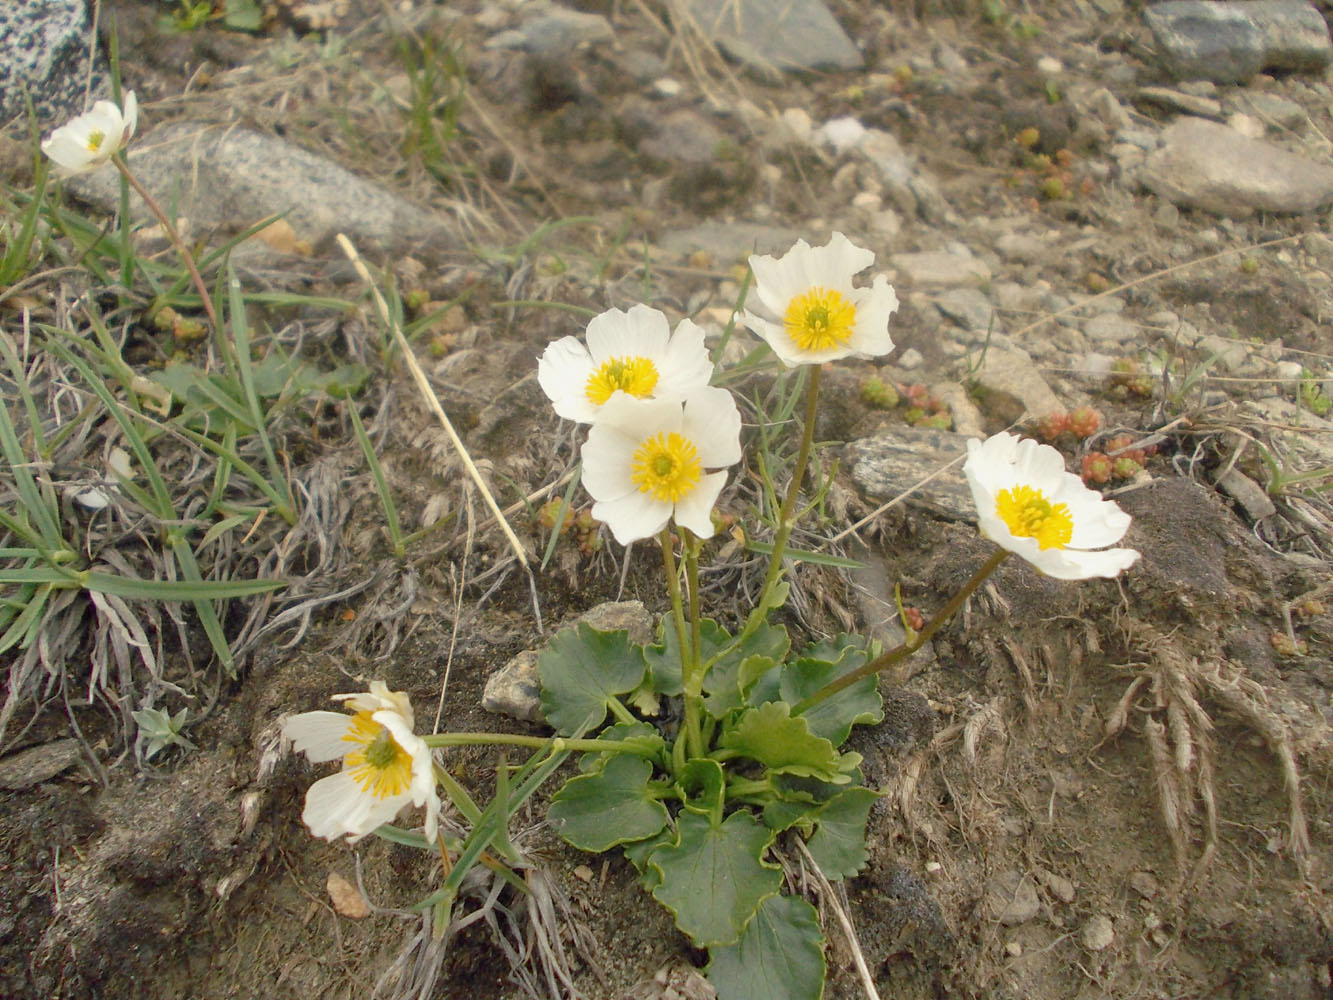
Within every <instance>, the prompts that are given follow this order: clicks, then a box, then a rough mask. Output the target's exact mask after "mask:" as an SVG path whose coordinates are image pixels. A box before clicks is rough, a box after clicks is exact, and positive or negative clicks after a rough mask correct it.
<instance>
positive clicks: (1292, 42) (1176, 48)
mask: <svg viewBox="0 0 1333 1000" xmlns="http://www.w3.org/2000/svg"><path fill="white" fill-rule="evenodd" d="M1144 19H1145V20H1146V21H1147V22H1148V27H1149V28H1151V29H1152V33H1153V37H1154V38H1156V40H1157V43H1158V45H1160V46H1161V47H1162V50H1163V53H1164V54H1165V56H1166V61H1167V65H1168V67H1169V68H1170V70H1171V72H1172V74H1173V75H1175V77H1176V78H1177V79H1180V80H1191V79H1204V80H1212V81H1214V82H1216V83H1244V82H1246V81H1247V80H1249V79H1250V78H1251V77H1253V76H1254V75H1255V74H1256V73H1258V72H1259V71H1260V70H1261V69H1289V70H1309V69H1320V68H1322V67H1324V66H1327V65H1328V64H1329V61H1330V59H1331V58H1333V44H1331V43H1330V41H1329V35H1328V26H1327V25H1326V24H1325V23H1324V19H1323V17H1322V16H1321V15H1320V13H1319V11H1318V9H1317V8H1316V7H1315V6H1314V5H1313V4H1311V3H1307V2H1306V0H1251V2H1247V3H1235V2H1227V0H1223V2H1205V0H1169V2H1167V3H1158V4H1153V5H1151V6H1149V7H1148V8H1147V9H1146V10H1145V11H1144Z"/></svg>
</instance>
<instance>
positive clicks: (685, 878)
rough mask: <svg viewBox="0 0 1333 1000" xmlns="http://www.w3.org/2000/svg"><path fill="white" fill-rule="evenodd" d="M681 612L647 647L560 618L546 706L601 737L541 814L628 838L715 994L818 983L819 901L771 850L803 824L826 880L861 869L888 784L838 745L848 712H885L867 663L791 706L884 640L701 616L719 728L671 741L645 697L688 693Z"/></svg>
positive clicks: (589, 832)
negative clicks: (873, 815)
mask: <svg viewBox="0 0 1333 1000" xmlns="http://www.w3.org/2000/svg"><path fill="white" fill-rule="evenodd" d="M674 625H675V623H674V621H673V619H672V616H671V615H670V614H668V615H665V616H664V617H663V619H662V621H661V625H660V628H659V632H658V642H657V643H656V644H655V645H649V646H639V645H636V644H634V643H631V642H630V641H629V639H628V634H627V633H626V632H623V631H618V632H599V631H597V630H595V629H593V628H591V627H590V626H588V625H586V624H584V625H580V626H579V627H578V628H577V630H575V629H566V630H564V631H562V632H560V633H558V634H557V635H556V636H555V638H554V639H553V640H552V641H551V643H550V645H549V646H548V647H547V650H546V652H545V653H544V654H543V655H542V656H541V658H540V659H539V661H538V670H539V672H540V676H541V682H542V709H543V712H544V714H545V716H546V718H547V721H548V722H550V724H551V725H552V726H554V727H555V729H556V731H557V733H559V734H560V735H562V736H567V737H572V738H577V737H581V736H583V735H584V734H587V733H596V734H597V735H596V742H599V743H602V744H604V745H605V746H606V751H605V752H602V753H597V752H585V753H584V755H583V757H582V761H581V766H580V773H579V774H577V775H575V776H574V777H572V778H570V779H569V780H568V781H567V782H566V783H565V784H564V786H563V787H562V788H561V789H560V790H559V791H558V792H556V794H555V796H554V797H553V799H552V802H551V807H550V811H549V814H548V816H549V819H550V821H551V823H552V825H553V826H554V827H555V829H556V830H557V831H559V833H560V835H561V836H562V837H563V838H564V839H565V840H566V841H568V842H569V843H570V844H572V845H573V846H575V847H577V848H579V849H581V850H586V851H590V852H593V853H601V852H604V851H608V850H611V849H613V848H616V847H620V848H621V849H622V850H623V851H624V853H625V856H626V857H627V858H629V860H630V861H631V862H632V863H633V865H634V866H635V868H636V870H637V871H638V872H639V881H640V884H641V885H642V886H643V888H645V889H646V890H648V891H649V892H650V893H651V894H652V896H653V898H654V899H656V900H657V901H658V902H659V903H661V904H662V905H663V906H665V907H666V908H667V909H668V910H669V911H670V912H671V913H672V915H673V916H674V918H675V921H676V926H677V927H678V928H679V929H680V930H681V931H682V932H683V933H684V934H686V935H687V936H688V937H689V938H690V940H691V941H692V942H693V943H694V944H695V945H696V946H697V947H700V948H706V949H708V951H709V955H710V962H709V965H708V968H707V970H706V971H707V975H708V977H709V979H710V981H712V982H713V984H714V985H715V986H716V987H717V989H718V993H719V996H721V997H723V998H725V1000H749V998H753V1000H788V998H790V1000H807V998H817V997H819V996H820V995H821V993H822V990H823V983H824V973H825V967H824V957H823V946H824V938H823V934H822V932H821V931H820V928H819V921H818V919H817V916H816V913H815V911H814V908H813V907H812V906H811V905H810V904H809V903H807V902H806V901H805V900H803V899H801V898H800V897H799V896H792V895H784V894H783V878H782V870H781V866H780V865H779V864H777V863H776V861H775V860H774V857H773V854H774V851H775V849H776V848H777V847H778V845H779V843H780V840H781V838H783V837H799V838H801V839H803V840H804V841H805V843H806V846H807V847H808V849H809V851H810V854H811V856H812V857H813V858H814V859H815V862H816V863H817V864H818V865H819V867H820V869H821V870H822V871H823V872H824V874H825V875H826V876H827V877H828V878H829V879H830V880H833V881H838V880H840V879H843V878H846V877H848V876H851V875H855V874H856V873H857V872H858V871H860V869H861V867H862V866H863V865H864V864H865V861H866V857H867V854H866V848H865V839H866V838H865V828H866V822H867V819H868V817H869V813H870V807H871V805H872V803H873V802H874V800H875V799H876V798H877V796H878V793H877V792H875V791H873V790H872V789H869V788H867V787H865V785H864V783H863V780H862V776H861V771H860V763H861V757H860V755H859V754H857V753H855V752H854V751H848V750H843V749H841V748H842V746H843V744H844V743H845V742H846V740H847V738H848V736H849V735H850V734H851V731H852V727H853V726H855V725H858V724H873V723H876V722H879V721H881V720H882V718H883V710H882V705H881V699H880V695H879V692H878V689H877V686H876V678H874V677H873V676H872V677H866V678H864V679H863V680H861V681H859V682H858V683H856V684H854V685H852V686H850V687H848V688H846V689H845V690H843V691H840V692H839V693H838V694H837V695H836V696H834V697H831V698H828V699H825V700H823V701H821V702H819V704H818V705H816V706H814V707H813V708H811V709H810V710H809V711H808V712H805V713H803V714H793V712H792V705H794V704H796V703H798V702H800V701H801V700H802V699H804V698H806V697H808V696H810V695H811V694H813V693H814V692H815V691H817V690H819V689H821V688H822V687H823V686H824V685H826V684H827V683H828V682H830V681H832V680H835V679H837V678H838V677H840V676H843V675H845V674H847V673H850V672H851V671H853V670H856V669H857V668H858V667H861V666H863V665H864V664H865V663H867V662H868V661H869V660H870V659H872V658H873V656H874V655H875V654H876V653H877V652H878V650H877V649H876V648H873V645H872V646H867V645H866V644H865V642H864V640H862V639H861V638H859V637H856V636H839V637H838V638H837V639H834V640H831V641H827V642H821V643H818V644H816V645H814V646H811V647H810V648H808V649H806V650H805V651H804V652H802V653H799V654H796V653H793V651H792V650H791V643H790V639H789V637H788V634H787V631H786V629H785V628H782V627H781V626H775V625H771V624H764V625H762V626H761V627H759V628H758V629H755V630H753V631H751V632H750V633H749V634H742V635H739V636H733V635H731V634H729V633H728V632H727V631H726V630H725V629H723V628H722V627H721V626H720V625H718V624H717V623H716V622H714V621H712V620H711V619H705V620H703V621H702V622H701V623H700V628H699V631H698V635H699V640H700V642H699V649H698V650H697V655H698V665H699V667H700V669H701V670H702V677H703V681H702V685H701V694H702V700H703V707H704V712H703V726H702V728H703V731H704V733H706V734H711V735H710V737H709V738H708V740H707V742H706V744H705V745H704V746H703V747H702V748H701V752H700V753H699V754H697V755H694V756H686V755H685V754H683V753H681V752H679V747H676V748H673V746H672V743H671V740H670V739H669V738H668V737H669V736H670V735H671V730H672V729H673V728H674V725H675V723H674V717H673V716H672V715H671V714H668V715H666V716H665V717H655V716H652V715H649V714H648V713H647V711H645V710H644V708H643V707H642V706H647V707H649V708H651V706H654V705H661V704H662V703H664V702H665V701H667V700H668V699H673V698H676V697H678V696H680V695H681V694H682V692H683V688H684V683H683V682H684V676H685V674H686V672H687V670H688V669H689V668H688V667H687V666H686V664H687V662H688V661H689V660H690V659H691V657H690V655H689V654H688V653H687V655H686V656H684V657H682V655H681V646H680V642H679V638H678V632H677V630H676V628H675V627H674ZM679 742H680V741H677V743H678V744H679ZM626 751H629V752H626Z"/></svg>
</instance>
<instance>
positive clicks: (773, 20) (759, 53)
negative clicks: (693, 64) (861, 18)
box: [688, 0, 863, 75]
mask: <svg viewBox="0 0 1333 1000" xmlns="http://www.w3.org/2000/svg"><path fill="white" fill-rule="evenodd" d="M688 6H689V10H690V13H691V14H692V15H693V16H694V19H695V21H697V22H698V24H699V27H700V28H701V29H702V30H703V33H704V34H705V35H706V36H707V37H709V38H711V39H712V40H713V41H715V42H716V43H717V44H718V45H720V46H721V47H722V49H723V50H724V51H726V52H727V54H728V55H730V56H732V57H733V58H735V59H738V60H739V61H741V62H743V63H746V64H747V65H749V66H751V67H752V68H754V69H757V70H759V71H760V72H761V73H764V74H766V75H769V74H772V72H773V71H774V70H780V71H785V70H816V69H859V68H860V67H861V64H862V62H863V60H862V58H861V52H860V50H859V49H857V47H856V45H855V44H854V43H853V42H852V40H851V39H850V38H848V37H847V33H846V32H845V31H843V30H842V27H841V25H839V24H838V22H837V21H836V20H835V19H834V17H833V15H832V14H831V13H829V9H828V8H827V7H825V6H824V4H823V3H822V2H820V0H689V4H688Z"/></svg>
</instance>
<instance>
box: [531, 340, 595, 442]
mask: <svg viewBox="0 0 1333 1000" xmlns="http://www.w3.org/2000/svg"><path fill="white" fill-rule="evenodd" d="M593 370H594V365H593V362H592V358H591V357H590V356H589V355H588V349H587V348H586V347H584V346H583V344H582V343H581V342H580V341H579V340H578V338H577V337H562V338H561V339H560V340H557V341H555V342H553V343H551V344H548V345H547V347H546V350H545V351H543V352H542V356H541V357H540V358H539V359H538V360H537V382H538V384H539V385H540V386H541V387H542V391H543V392H544V393H546V395H547V397H548V398H549V399H550V400H551V403H552V404H553V405H554V407H555V412H556V413H558V414H559V415H560V416H562V417H564V418H565V419H566V420H574V421H577V422H579V423H582V424H586V423H591V422H592V419H593V417H594V416H595V415H596V413H597V407H596V406H594V405H593V403H592V401H591V400H590V399H588V378H589V377H590V376H591V375H592V373H593Z"/></svg>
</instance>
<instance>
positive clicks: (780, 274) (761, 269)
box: [747, 240, 810, 333]
mask: <svg viewBox="0 0 1333 1000" xmlns="http://www.w3.org/2000/svg"><path fill="white" fill-rule="evenodd" d="M809 252H810V244H808V243H806V242H805V240H797V241H796V244H795V246H793V247H792V248H791V249H790V250H788V251H787V252H786V253H785V254H784V255H783V256H782V257H780V258H778V257H773V256H770V255H769V254H754V255H753V256H751V257H750V270H751V271H753V272H754V290H755V293H756V294H757V295H758V296H759V301H760V302H762V303H763V304H764V306H765V307H766V308H767V309H768V312H769V313H770V314H771V316H772V317H773V318H774V319H778V320H781V319H782V317H783V315H784V314H785V313H786V312H787V304H788V303H789V302H791V300H792V299H793V298H794V297H795V296H797V295H800V294H801V292H803V291H805V288H806V287H807V286H804V285H803V283H802V282H803V280H804V269H803V268H802V267H801V266H800V265H799V263H798V261H799V260H800V259H801V257H802V255H803V254H807V253H809ZM747 322H748V317H747ZM751 329H753V327H751ZM755 332H756V333H758V331H757V330H756V331H755Z"/></svg>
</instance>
